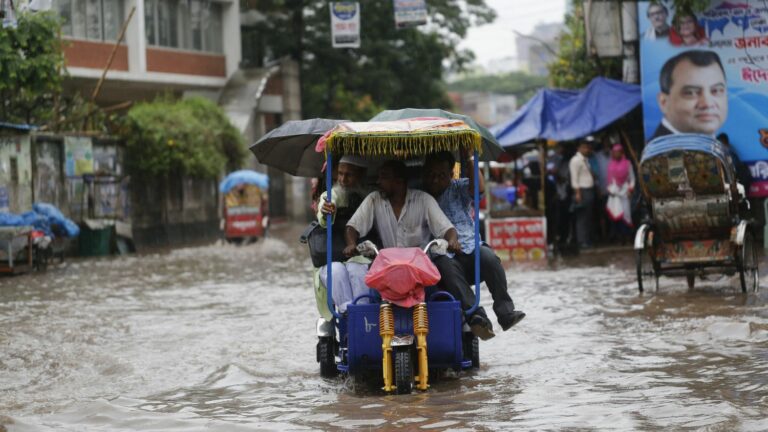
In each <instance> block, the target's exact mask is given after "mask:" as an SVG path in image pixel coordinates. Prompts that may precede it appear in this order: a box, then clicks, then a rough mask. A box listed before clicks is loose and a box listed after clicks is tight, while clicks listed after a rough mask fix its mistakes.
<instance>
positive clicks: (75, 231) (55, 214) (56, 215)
mask: <svg viewBox="0 0 768 432" xmlns="http://www.w3.org/2000/svg"><path fill="white" fill-rule="evenodd" d="M32 208H33V211H28V212H25V213H22V214H14V213H0V226H32V227H34V229H36V230H38V231H42V232H44V233H45V235H47V236H49V237H51V238H53V237H54V235H53V231H52V230H51V227H52V226H60V227H61V228H62V229H63V232H64V233H65V234H66V235H67V237H76V236H77V235H79V234H80V228H79V227H78V226H77V224H75V223H74V222H72V221H71V220H70V219H67V218H66V217H65V216H64V215H63V214H62V213H61V211H59V209H57V208H56V207H54V206H53V205H51V204H46V203H37V204H34V205H33V206H32Z"/></svg>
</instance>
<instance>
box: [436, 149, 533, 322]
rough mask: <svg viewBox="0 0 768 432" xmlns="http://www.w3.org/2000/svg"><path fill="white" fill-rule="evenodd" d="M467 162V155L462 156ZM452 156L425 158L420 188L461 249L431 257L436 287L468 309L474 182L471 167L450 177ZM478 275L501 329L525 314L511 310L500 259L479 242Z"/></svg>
mask: <svg viewBox="0 0 768 432" xmlns="http://www.w3.org/2000/svg"><path fill="white" fill-rule="evenodd" d="M465 160H466V161H469V158H465ZM454 164H455V160H454V157H453V155H452V154H451V153H449V152H440V153H437V154H435V155H433V156H431V157H428V158H427V160H426V163H425V165H424V188H425V189H426V190H427V192H429V193H430V195H432V196H433V197H435V199H436V200H437V203H438V205H440V208H441V209H442V210H443V212H444V213H445V215H446V216H447V217H448V220H450V221H451V223H452V224H453V226H455V227H456V230H457V231H458V234H459V242H460V244H461V251H459V252H458V253H457V254H456V255H455V256H453V257H449V256H445V255H443V256H435V257H433V258H432V261H433V262H434V263H435V266H437V268H438V270H439V271H440V274H441V275H443V278H442V279H441V280H440V283H439V286H440V287H441V288H442V289H444V290H445V291H448V292H450V293H454V292H456V293H460V294H459V296H458V297H457V298H458V300H459V301H461V304H462V308H464V309H469V308H470V307H472V306H473V305H474V304H475V295H474V291H473V290H472V289H471V288H470V285H471V284H470V282H469V281H474V272H475V259H474V258H475V256H474V251H475V229H474V220H473V218H472V215H471V214H470V208H471V203H472V199H473V198H472V195H471V192H470V188H471V187H472V185H473V184H474V179H473V176H474V170H472V169H471V167H467V168H468V169H467V170H466V172H467V173H468V178H462V179H458V180H454V179H453V166H454ZM478 183H479V190H480V193H481V194H482V193H483V189H484V184H483V183H484V182H483V178H482V177H479V178H478ZM480 276H481V277H482V279H481V281H485V283H486V285H487V286H488V291H490V293H491V297H492V298H493V311H494V312H495V313H496V318H497V319H498V321H499V325H501V328H502V329H503V330H504V331H506V330H509V329H510V328H512V327H513V326H514V325H515V324H517V323H519V322H520V321H521V320H522V319H523V318H525V313H524V312H522V311H519V310H515V304H514V302H513V301H512V298H511V297H510V296H509V293H508V292H507V276H506V272H505V271H504V267H502V265H501V261H500V260H499V258H498V257H497V256H496V254H495V253H494V252H493V249H491V247H490V246H488V245H487V244H485V243H481V245H480Z"/></svg>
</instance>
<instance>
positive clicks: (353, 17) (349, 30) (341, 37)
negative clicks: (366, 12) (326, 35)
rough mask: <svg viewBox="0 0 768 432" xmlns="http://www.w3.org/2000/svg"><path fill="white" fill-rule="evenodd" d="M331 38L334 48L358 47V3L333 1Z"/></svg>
mask: <svg viewBox="0 0 768 432" xmlns="http://www.w3.org/2000/svg"><path fill="white" fill-rule="evenodd" d="M330 9H331V39H332V43H333V47H334V48H360V3H358V2H333V3H331V5H330Z"/></svg>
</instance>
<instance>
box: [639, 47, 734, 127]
mask: <svg viewBox="0 0 768 432" xmlns="http://www.w3.org/2000/svg"><path fill="white" fill-rule="evenodd" d="M659 87H660V90H661V91H660V92H659V94H658V95H657V97H656V100H657V102H658V104H659V108H660V109H661V112H662V114H663V115H664V117H663V118H662V120H661V124H659V126H658V127H657V128H656V131H655V132H654V134H653V137H652V138H656V137H659V136H662V135H669V134H674V133H700V134H706V135H713V136H714V135H715V133H716V132H717V130H718V129H720V127H721V126H722V125H723V123H725V120H726V118H727V117H728V87H727V86H726V81H725V69H724V68H723V64H722V62H721V61H720V57H719V56H718V55H717V53H714V52H712V51H705V50H690V51H684V52H682V53H680V54H678V55H676V56H674V57H672V58H670V59H669V60H667V62H666V63H664V66H663V67H662V68H661V74H660V75H659Z"/></svg>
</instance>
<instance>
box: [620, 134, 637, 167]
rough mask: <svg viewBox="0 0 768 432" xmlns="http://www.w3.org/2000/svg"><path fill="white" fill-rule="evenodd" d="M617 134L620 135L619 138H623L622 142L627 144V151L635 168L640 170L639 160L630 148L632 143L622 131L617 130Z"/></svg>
mask: <svg viewBox="0 0 768 432" xmlns="http://www.w3.org/2000/svg"><path fill="white" fill-rule="evenodd" d="M619 134H621V137H622V138H624V142H625V143H626V144H627V151H628V152H629V155H630V157H632V160H633V161H634V162H635V167H636V168H637V169H640V160H639V159H638V158H637V153H635V149H634V148H632V142H631V141H630V140H629V137H628V136H627V134H626V133H625V132H624V131H623V130H619Z"/></svg>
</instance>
